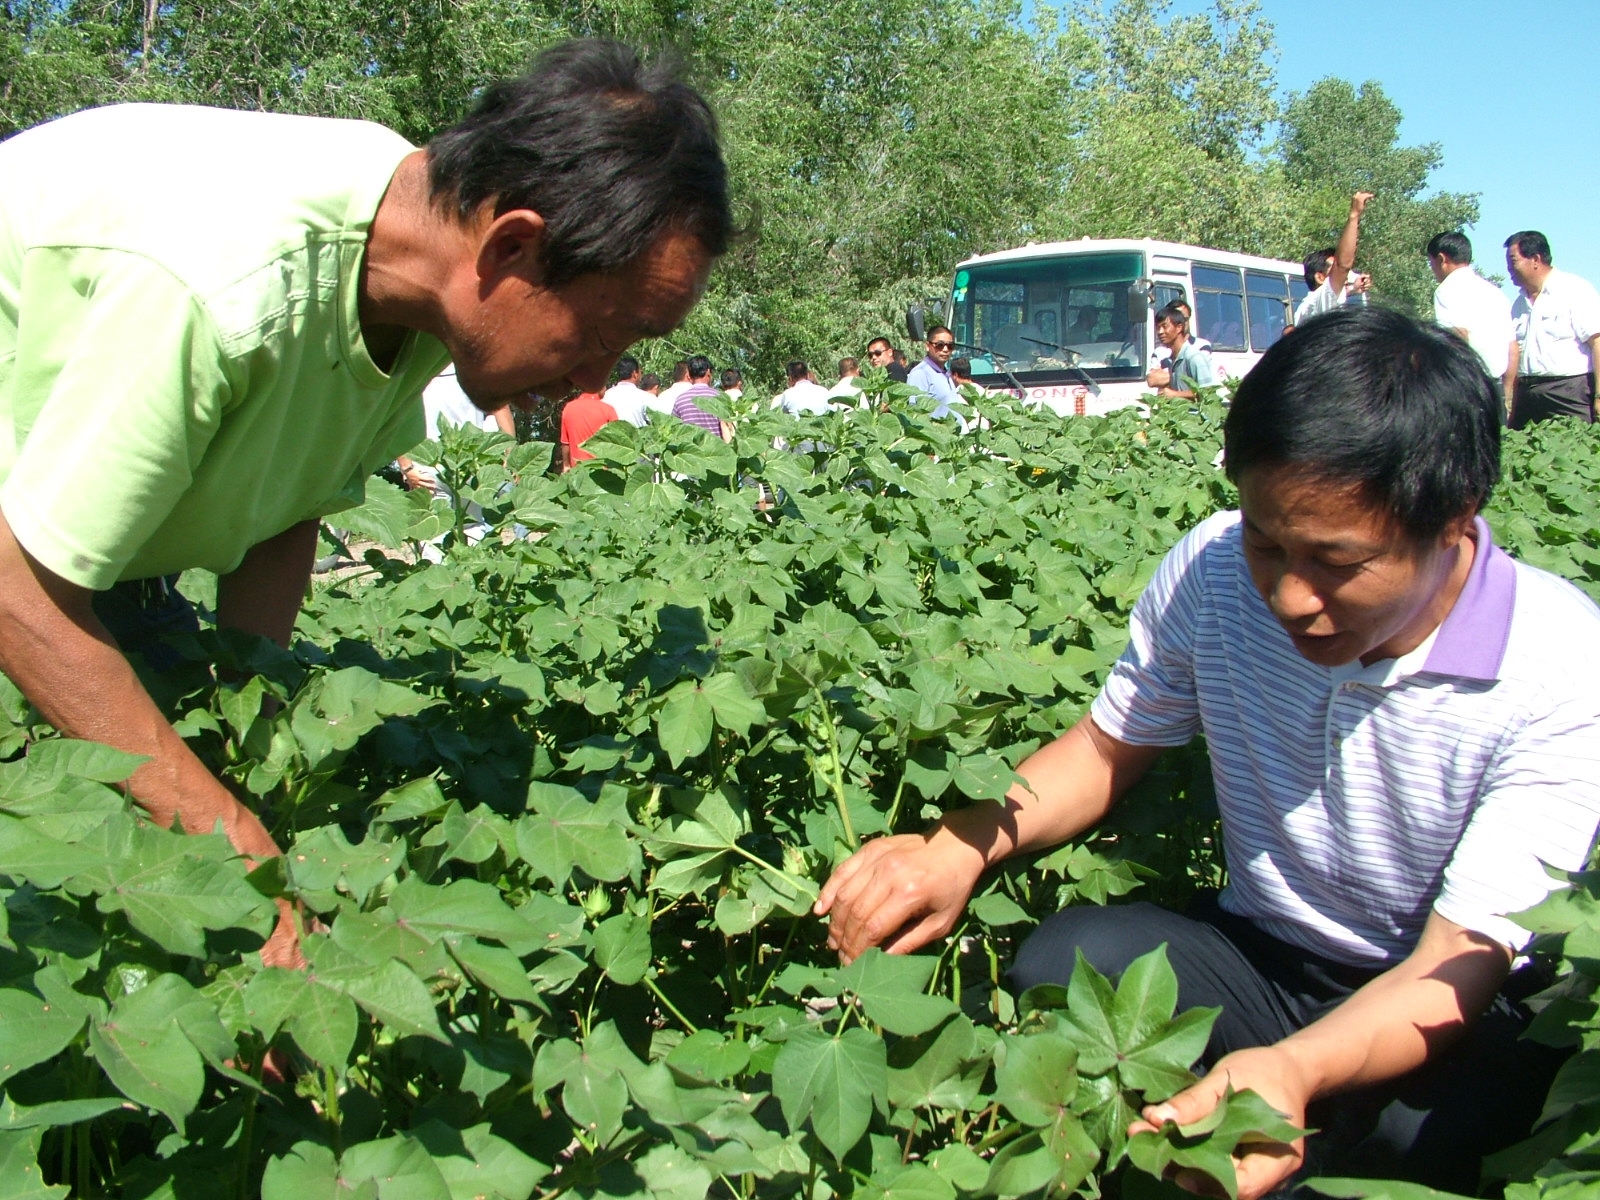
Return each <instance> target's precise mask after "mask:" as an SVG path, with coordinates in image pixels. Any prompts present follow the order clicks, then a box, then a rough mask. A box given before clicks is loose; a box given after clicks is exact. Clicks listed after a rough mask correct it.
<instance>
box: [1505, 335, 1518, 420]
mask: <svg viewBox="0 0 1600 1200" xmlns="http://www.w3.org/2000/svg"><path fill="white" fill-rule="evenodd" d="M1521 365H1522V347H1521V345H1519V344H1518V342H1517V339H1516V338H1512V339H1511V354H1510V357H1508V358H1507V359H1506V373H1505V377H1504V378H1503V379H1502V380H1501V381H1500V387H1501V390H1502V391H1503V392H1504V393H1505V398H1506V415H1507V416H1508V417H1509V416H1510V415H1511V407H1512V405H1513V403H1515V401H1516V398H1517V369H1518V368H1519V367H1520V366H1521Z"/></svg>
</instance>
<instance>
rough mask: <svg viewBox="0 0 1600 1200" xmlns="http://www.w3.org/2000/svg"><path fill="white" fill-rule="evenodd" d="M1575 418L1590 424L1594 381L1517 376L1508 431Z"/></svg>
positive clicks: (1575, 377)
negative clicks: (1550, 421)
mask: <svg viewBox="0 0 1600 1200" xmlns="http://www.w3.org/2000/svg"><path fill="white" fill-rule="evenodd" d="M1555 417H1576V418H1577V419H1578V420H1580V421H1588V422H1589V423H1591V424H1593V422H1594V378H1593V376H1590V375H1519V376H1518V377H1517V386H1516V391H1515V393H1514V394H1513V396H1512V401H1511V422H1510V424H1511V428H1513V429H1524V428H1526V427H1527V426H1529V425H1532V424H1533V423H1534V422H1535V421H1549V420H1551V419H1552V418H1555Z"/></svg>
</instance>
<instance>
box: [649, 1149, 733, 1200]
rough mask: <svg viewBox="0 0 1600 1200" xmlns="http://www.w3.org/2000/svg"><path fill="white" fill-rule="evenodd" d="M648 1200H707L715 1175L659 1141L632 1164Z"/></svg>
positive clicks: (703, 1165)
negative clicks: (645, 1189) (649, 1199)
mask: <svg viewBox="0 0 1600 1200" xmlns="http://www.w3.org/2000/svg"><path fill="white" fill-rule="evenodd" d="M634 1168H635V1170H636V1171H637V1172H638V1175H639V1178H640V1179H642V1180H643V1181H644V1185H645V1187H646V1188H647V1189H648V1191H649V1193H650V1198H651V1200H706V1197H707V1196H710V1195H713V1194H714V1189H713V1188H712V1183H713V1182H714V1181H715V1178H716V1176H715V1175H714V1174H713V1173H712V1171H711V1169H710V1168H708V1167H707V1166H706V1165H705V1164H703V1163H700V1162H697V1161H696V1160H694V1159H692V1158H690V1157H689V1156H688V1155H687V1154H685V1153H684V1152H683V1151H682V1150H680V1149H678V1147H676V1146H674V1145H671V1144H670V1143H658V1144H656V1145H654V1146H652V1147H651V1148H650V1149H649V1150H648V1151H646V1152H645V1153H644V1154H643V1155H642V1156H641V1157H640V1158H639V1159H638V1160H637V1161H636V1162H635V1163H634Z"/></svg>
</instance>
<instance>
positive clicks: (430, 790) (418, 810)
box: [372, 775, 450, 821]
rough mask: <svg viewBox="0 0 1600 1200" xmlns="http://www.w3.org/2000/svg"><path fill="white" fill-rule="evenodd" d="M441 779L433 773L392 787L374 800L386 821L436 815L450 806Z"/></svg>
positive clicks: (374, 804)
mask: <svg viewBox="0 0 1600 1200" xmlns="http://www.w3.org/2000/svg"><path fill="white" fill-rule="evenodd" d="M449 804H450V802H449V801H448V800H446V799H445V796H444V791H443V789H441V788H440V787H439V781H438V780H437V779H435V778H434V777H433V776H432V775H424V776H423V777H422V778H421V779H413V780H411V781H410V782H408V783H402V784H401V785H400V786H399V787H397V788H390V789H389V790H388V791H387V792H384V793H383V795H381V796H379V797H378V798H377V799H376V800H374V801H373V802H372V805H373V807H374V808H376V809H377V810H378V811H380V812H381V813H382V814H383V819H384V820H385V821H410V820H413V819H415V818H417V817H436V816H438V815H439V814H440V813H442V812H443V811H444V810H445V809H446V808H448V807H449Z"/></svg>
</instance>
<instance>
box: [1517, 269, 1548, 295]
mask: <svg viewBox="0 0 1600 1200" xmlns="http://www.w3.org/2000/svg"><path fill="white" fill-rule="evenodd" d="M1551 270H1553V268H1550V267H1546V268H1545V270H1544V272H1543V273H1542V274H1541V275H1540V276H1539V277H1538V278H1537V279H1532V280H1529V281H1528V282H1527V283H1525V284H1523V285H1522V294H1523V295H1525V296H1526V297H1527V298H1528V299H1529V300H1537V299H1538V298H1539V293H1541V292H1543V291H1544V285H1545V283H1546V281H1548V280H1549V278H1550V272H1551Z"/></svg>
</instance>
